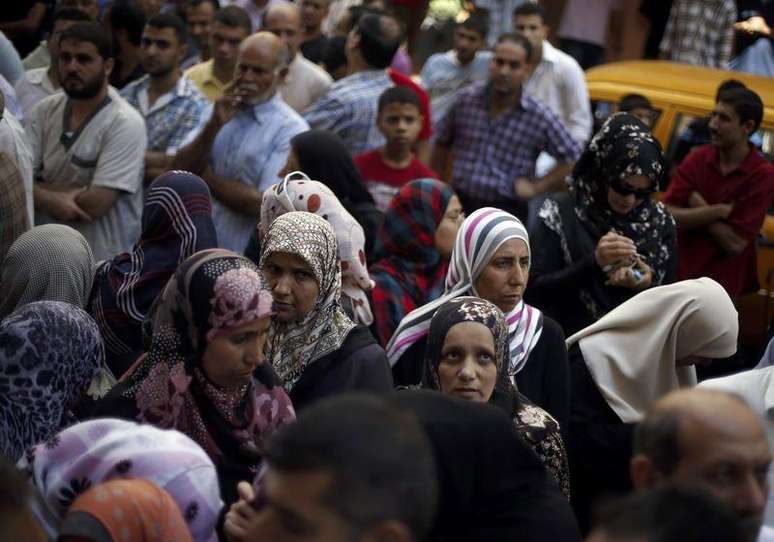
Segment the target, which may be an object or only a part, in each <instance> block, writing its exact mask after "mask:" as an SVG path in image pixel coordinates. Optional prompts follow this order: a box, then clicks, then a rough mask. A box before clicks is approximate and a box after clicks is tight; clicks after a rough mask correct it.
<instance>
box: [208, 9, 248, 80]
mask: <svg viewBox="0 0 774 542" xmlns="http://www.w3.org/2000/svg"><path fill="white" fill-rule="evenodd" d="M247 35H248V34H247V30H245V29H244V28H242V27H241V26H226V25H224V24H223V23H219V22H218V21H215V22H213V23H212V34H211V35H210V51H211V53H212V58H213V59H214V60H215V64H217V65H218V66H219V67H222V68H223V69H225V70H228V69H231V68H233V66H234V65H235V64H236V58H237V54H238V52H239V44H240V43H242V40H244V39H245V38H246V37H247Z"/></svg>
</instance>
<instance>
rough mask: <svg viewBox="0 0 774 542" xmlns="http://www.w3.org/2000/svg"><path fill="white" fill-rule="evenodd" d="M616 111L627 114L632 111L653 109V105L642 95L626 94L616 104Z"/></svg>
mask: <svg viewBox="0 0 774 542" xmlns="http://www.w3.org/2000/svg"><path fill="white" fill-rule="evenodd" d="M618 109H619V111H623V112H624V113H629V112H630V111H632V110H634V109H653V104H651V103H650V100H648V99H647V98H646V97H645V96H643V95H642V94H627V95H626V96H624V97H622V98H621V101H620V102H618Z"/></svg>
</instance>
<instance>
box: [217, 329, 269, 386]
mask: <svg viewBox="0 0 774 542" xmlns="http://www.w3.org/2000/svg"><path fill="white" fill-rule="evenodd" d="M270 323H271V318H270V317H268V316H267V317H266V318H259V319H258V320H254V321H252V322H250V323H248V324H244V325H242V326H239V327H237V328H234V329H233V330H231V331H229V332H228V333H227V334H225V335H220V336H218V337H216V338H214V339H213V340H211V341H210V342H209V343H207V348H206V349H205V350H204V355H203V356H202V370H203V371H204V374H205V375H206V376H207V378H208V379H209V380H210V381H211V382H212V383H213V384H215V385H216V386H218V387H220V388H234V387H236V386H241V385H243V384H246V383H247V382H249V381H250V379H251V378H252V375H253V371H255V369H256V367H258V366H259V365H262V364H263V363H264V360H265V358H264V357H263V347H264V346H265V345H266V334H267V332H268V330H269V324H270Z"/></svg>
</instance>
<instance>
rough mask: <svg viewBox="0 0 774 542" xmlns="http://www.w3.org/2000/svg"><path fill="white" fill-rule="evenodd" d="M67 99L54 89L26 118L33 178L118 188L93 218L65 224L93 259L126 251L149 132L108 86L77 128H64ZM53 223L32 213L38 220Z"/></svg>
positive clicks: (134, 230)
mask: <svg viewBox="0 0 774 542" xmlns="http://www.w3.org/2000/svg"><path fill="white" fill-rule="evenodd" d="M68 103H69V100H68V98H67V95H65V94H64V93H57V94H54V95H53V96H49V97H48V98H46V99H45V100H43V101H41V102H40V104H38V106H37V107H36V108H34V109H33V110H32V113H31V114H30V118H29V119H28V120H27V133H28V137H29V141H30V145H31V147H32V154H33V164H34V169H35V182H36V183H40V185H41V186H45V187H52V188H65V187H68V186H71V187H78V186H85V187H92V186H94V187H102V188H111V189H113V190H116V191H118V192H119V195H118V199H117V200H116V202H115V204H114V205H113V207H111V208H110V210H109V211H108V212H107V213H106V214H105V216H103V217H102V218H99V219H97V220H95V221H93V222H88V223H86V222H73V223H69V224H67V225H68V226H71V227H73V228H75V229H76V230H78V231H79V232H81V233H82V234H83V236H84V237H85V238H86V239H87V240H88V242H89V244H90V245H91V249H92V251H93V252H94V257H95V258H96V259H97V260H104V259H108V258H112V257H113V256H115V255H116V254H119V253H121V252H125V251H126V250H128V249H129V248H130V247H131V246H132V244H133V243H134V242H135V241H136V240H137V238H138V236H139V233H140V217H141V215H142V176H143V167H144V157H145V148H146V146H147V136H146V134H145V122H144V121H143V119H142V117H141V116H140V114H139V113H138V112H137V111H136V110H135V109H134V108H133V107H132V106H131V105H129V104H128V103H127V102H126V101H125V100H124V99H123V98H121V96H119V95H118V93H117V92H116V90H115V89H114V88H113V87H109V89H108V95H107V97H106V99H105V102H103V103H102V105H101V106H100V108H98V110H97V111H96V112H95V113H94V114H93V116H92V117H91V118H90V119H88V120H87V121H86V122H85V124H84V125H83V126H82V127H81V128H80V129H78V130H76V131H74V132H71V133H64V126H65V124H64V119H65V114H66V113H68V112H69V108H68ZM51 222H54V220H52V219H51V218H50V217H48V216H46V215H44V214H42V213H36V216H35V223H36V224H47V223H51Z"/></svg>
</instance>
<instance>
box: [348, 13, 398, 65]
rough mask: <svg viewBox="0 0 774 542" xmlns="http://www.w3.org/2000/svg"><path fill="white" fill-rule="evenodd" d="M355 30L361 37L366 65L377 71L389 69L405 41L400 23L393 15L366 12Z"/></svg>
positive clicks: (361, 49)
mask: <svg viewBox="0 0 774 542" xmlns="http://www.w3.org/2000/svg"><path fill="white" fill-rule="evenodd" d="M354 29H355V31H356V32H357V33H358V35H359V36H360V47H359V48H360V53H361V54H362V55H363V59H364V60H365V61H366V63H367V64H368V65H369V66H371V67H373V68H376V69H384V68H386V67H388V66H389V65H390V64H391V63H392V59H393V57H394V56H395V53H397V52H398V48H399V47H400V43H401V41H402V40H403V36H402V32H401V29H400V24H399V23H398V21H397V20H395V18H394V17H392V16H391V15H386V14H376V13H368V12H366V13H364V14H363V16H361V17H360V18H359V19H358V20H357V23H355V27H354Z"/></svg>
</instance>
